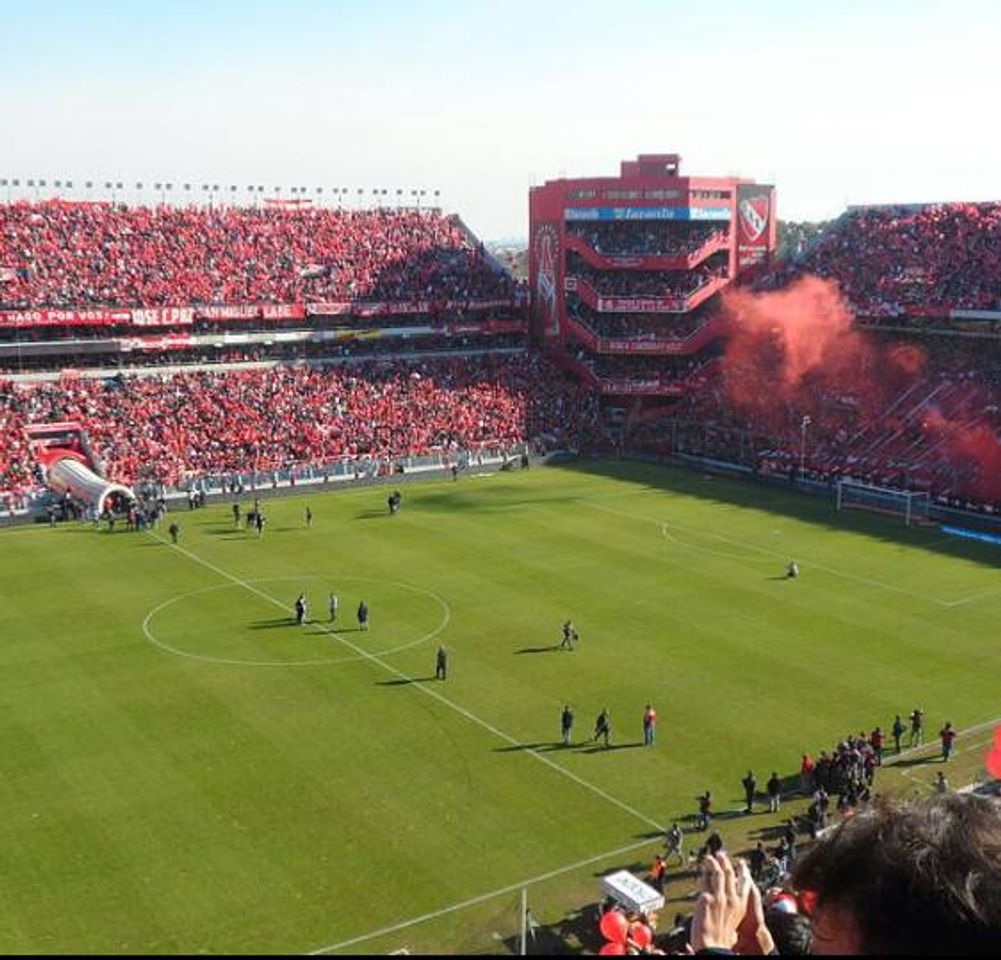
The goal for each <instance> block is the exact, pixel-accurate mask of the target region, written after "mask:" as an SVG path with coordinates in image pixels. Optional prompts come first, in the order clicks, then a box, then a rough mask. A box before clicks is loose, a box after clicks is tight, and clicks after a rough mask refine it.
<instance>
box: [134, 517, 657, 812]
mask: <svg viewBox="0 0 1001 960" xmlns="http://www.w3.org/2000/svg"><path fill="white" fill-rule="evenodd" d="M149 535H150V536H151V537H153V539H155V540H158V541H160V543H162V544H164V545H165V546H168V547H171V548H172V549H174V550H177V551H178V552H179V553H183V554H184V555H185V556H186V557H188V558H189V559H191V560H194V561H195V563H199V564H201V565H202V566H203V567H206V568H208V569H209V570H212V571H214V572H215V573H217V574H219V576H221V577H225V578H226V579H227V580H229V581H231V582H232V583H236V584H238V585H239V586H242V587H243V588H244V589H246V590H248V591H250V592H251V593H253V594H256V595H257V596H259V597H260V598H261V599H262V600H267V601H268V603H271V604H274V605H275V606H277V607H280V608H281V609H282V610H286V611H287V610H289V607H288V606H287V605H286V604H284V603H283V602H282V601H281V600H278V599H277V598H275V597H272V596H270V595H269V594H267V593H265V592H264V591H263V590H258V589H257V588H256V587H255V586H253V584H250V583H247V581H245V580H241V579H240V578H239V577H237V576H235V575H234V574H232V573H229V572H227V571H226V570H223V569H222V568H221V567H217V566H216V565H215V564H214V563H212V562H211V561H209V560H205V559H204V558H203V557H200V556H198V554H196V553H192V552H191V551H190V550H186V549H185V548H184V547H182V546H180V545H179V544H176V543H175V544H172V543H170V542H169V541H167V540H165V539H164V538H163V537H160V536H157V534H155V533H153V532H152V531H149ZM317 626H319V627H320V628H321V629H322V630H323V632H324V633H327V634H329V635H330V636H332V637H334V638H335V639H337V640H339V641H340V642H341V643H343V644H344V645H345V646H346V647H348V648H349V649H351V650H353V651H354V652H355V653H357V654H358V655H359V656H360V657H362V658H363V659H365V660H368V661H370V662H371V663H374V664H375V665H376V666H378V667H381V668H382V669H383V670H385V671H386V672H387V673H390V674H392V675H393V676H394V677H396V678H397V679H399V680H405V681H406V682H407V683H408V684H409V685H410V686H412V687H414V688H416V689H417V690H419V691H420V692H421V693H423V694H424V695H425V696H428V697H431V699H433V700H437V701H438V702H439V703H442V704H444V705H445V706H446V707H448V708H449V709H451V710H454V711H455V712H456V713H458V714H460V715H461V716H463V717H465V718H466V719H467V720H469V721H470V722H472V723H475V724H476V725H477V726H480V727H482V728H483V729H484V730H487V731H489V732H490V733H492V734H493V735H494V736H495V737H498V738H499V739H501V740H504V741H505V742H506V743H509V744H511V746H514V747H519V748H521V751H522V753H525V754H527V755H528V756H530V757H532V758H533V759H534V760H537V761H538V762H539V763H541V764H544V765H545V766H547V767H549V768H550V769H551V770H555V771H556V772H557V773H559V774H561V775H562V776H564V777H567V778H568V779H570V780H572V781H573V782H574V783H576V784H577V785H578V786H581V787H583V788H584V789H585V790H588V791H590V792H591V793H593V794H595V795H596V796H598V797H601V799H602V800H605V801H607V802H608V803H611V804H613V805H614V806H616V807H618V808H619V809H620V810H623V811H625V812H626V813H628V814H629V815H630V816H632V817H635V818H636V819H638V820H642V821H643V823H645V824H646V825H647V826H652V827H653V828H654V829H655V830H658V831H660V830H662V829H663V827H662V825H661V824H660V823H658V821H656V820H654V819H653V818H652V817H648V816H647V815H646V814H645V813H640V811H639V810H637V809H636V808H635V807H632V806H630V805H629V804H628V803H626V802H625V801H624V800H619V799H618V797H613V796H612V795H611V794H610V793H608V792H606V791H605V790H602V788H601V787H599V786H596V785H595V784H593V783H590V782H589V781H587V780H585V779H584V778H583V777H579V776H578V775H577V774H576V773H573V772H572V771H571V770H567V768H566V767H562V766H560V765H559V764H558V763H554V762H553V761H552V760H550V759H549V758H548V757H545V756H543V755H542V754H541V753H539V752H537V751H536V750H533V749H531V748H530V747H527V746H525V744H523V743H522V742H521V741H520V740H516V739H515V738H514V737H512V736H511V735H510V734H507V733H505V732H504V731H503V730H499V729H498V728H497V727H495V726H494V725H493V724H492V723H489V722H488V721H486V720H484V719H483V718H482V717H478V716H477V715H476V714H475V713H471V712H470V711H469V710H467V709H466V708H465V707H461V706H459V704H457V703H455V702H454V701H453V700H449V699H448V697H446V696H444V695H443V694H441V693H439V692H438V691H437V690H434V689H432V688H431V687H429V686H427V685H426V684H424V683H422V682H421V681H419V680H415V679H414V678H413V677H410V676H407V674H405V673H403V672H402V671H401V670H397V669H396V667H394V666H393V665H392V664H391V663H386V661H385V660H383V659H381V658H380V657H378V656H376V655H375V654H372V653H369V652H368V651H367V650H363V649H362V648H361V647H359V646H357V645H356V644H354V643H352V642H351V641H350V640H348V639H347V638H346V637H344V636H342V635H341V634H339V633H337V632H336V631H334V630H330V629H328V628H326V627H324V626H323V625H322V624H317Z"/></svg>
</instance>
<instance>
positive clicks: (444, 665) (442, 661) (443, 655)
mask: <svg viewBox="0 0 1001 960" xmlns="http://www.w3.org/2000/svg"><path fill="white" fill-rule="evenodd" d="M434 678H435V680H447V679H448V651H447V650H446V649H445V648H444V647H439V648H438V653H437V654H436V655H435V658H434Z"/></svg>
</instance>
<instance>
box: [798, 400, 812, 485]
mask: <svg viewBox="0 0 1001 960" xmlns="http://www.w3.org/2000/svg"><path fill="white" fill-rule="evenodd" d="M811 423H813V420H812V419H811V418H810V415H809V414H806V415H804V417H803V419H802V420H800V422H799V479H800V482H802V480H803V476H804V474H805V473H806V428H807V427H808V426H810V424H811Z"/></svg>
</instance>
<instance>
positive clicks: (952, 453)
mask: <svg viewBox="0 0 1001 960" xmlns="http://www.w3.org/2000/svg"><path fill="white" fill-rule="evenodd" d="M923 427H924V429H925V432H926V433H928V434H930V435H931V436H932V437H933V438H935V439H939V440H942V441H944V443H945V446H946V450H947V457H948V460H949V462H950V463H951V464H953V465H954V466H955V467H956V468H957V469H958V470H959V471H961V472H962V471H964V470H965V471H969V472H971V473H972V480H971V481H969V482H968V483H961V484H960V490H961V491H964V488H966V489H965V492H968V493H970V494H971V495H974V496H977V497H980V498H982V499H985V500H1001V443H999V442H998V438H997V433H996V432H995V430H994V428H993V427H990V426H988V425H987V424H978V425H977V426H974V427H964V426H962V425H961V424H958V423H951V422H950V421H948V420H947V419H946V418H945V417H943V416H942V414H941V413H940V412H939V411H938V410H934V409H933V410H929V411H928V415H927V416H926V417H925V420H924V423H923Z"/></svg>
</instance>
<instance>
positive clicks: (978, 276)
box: [771, 203, 1001, 316]
mask: <svg viewBox="0 0 1001 960" xmlns="http://www.w3.org/2000/svg"><path fill="white" fill-rule="evenodd" d="M801 273H812V274H816V275H818V276H821V277H830V278H833V279H835V280H837V281H838V284H839V286H840V287H841V290H842V292H843V293H844V294H845V296H846V297H847V298H848V300H849V301H850V302H851V303H852V304H853V306H854V307H855V309H856V310H857V311H858V312H859V313H860V314H863V315H867V316H895V315H899V314H904V313H907V312H908V311H911V310H917V311H918V312H920V311H921V310H927V309H933V310H942V311H948V310H955V309H974V310H997V309H999V308H1001V203H954V204H937V205H932V206H926V207H920V208H901V207H866V208H862V209H859V210H857V211H853V212H849V213H848V214H846V215H845V216H844V217H843V218H842V219H841V220H840V221H837V222H836V223H835V225H834V226H833V227H832V229H830V230H829V231H827V232H826V233H825V234H824V235H823V236H822V237H821V238H820V239H819V241H818V242H817V243H816V244H815V245H814V246H813V248H812V249H810V250H809V252H807V253H806V255H805V256H804V257H802V258H801V259H799V260H798V261H796V262H795V263H793V264H791V265H790V266H789V267H788V268H787V269H785V270H783V271H780V272H779V273H778V274H777V275H776V276H774V277H773V278H772V280H771V283H772V284H775V283H780V284H781V283H785V282H786V281H787V280H788V279H789V278H790V276H795V275H799V274H801Z"/></svg>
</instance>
